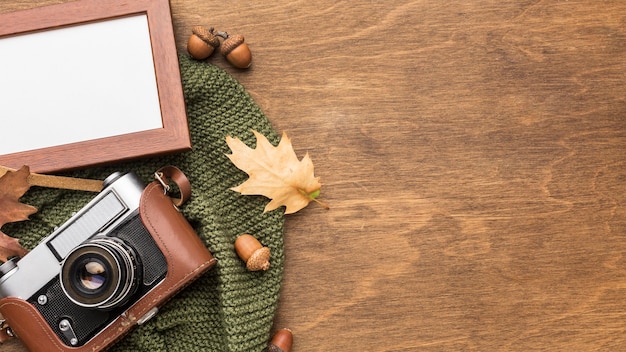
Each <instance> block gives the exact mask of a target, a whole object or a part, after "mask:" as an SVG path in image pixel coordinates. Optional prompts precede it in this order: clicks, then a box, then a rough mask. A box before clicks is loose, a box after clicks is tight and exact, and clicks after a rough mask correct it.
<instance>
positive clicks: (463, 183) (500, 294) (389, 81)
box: [0, 0, 626, 352]
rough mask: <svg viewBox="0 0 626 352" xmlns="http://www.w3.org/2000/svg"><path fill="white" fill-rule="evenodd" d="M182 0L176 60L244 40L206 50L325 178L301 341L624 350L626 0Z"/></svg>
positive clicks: (299, 306) (38, 1)
mask: <svg viewBox="0 0 626 352" xmlns="http://www.w3.org/2000/svg"><path fill="white" fill-rule="evenodd" d="M55 2H62V1H59V0H57V1H46V0H30V1H23V0H19V1H18V0H4V1H2V2H1V3H0V11H1V12H7V11H10V10H16V9H19V8H28V7H34V6H39V5H43V4H47V3H55ZM171 4H172V11H173V17H174V26H175V31H176V36H177V41H178V45H179V47H180V50H185V43H186V40H187V37H188V35H189V33H190V30H191V28H192V27H193V26H194V25H198V24H202V25H206V26H215V27H217V28H219V29H223V30H226V31H228V32H229V33H231V34H234V33H240V34H243V35H244V36H245V37H246V41H247V42H248V43H249V46H250V48H251V50H252V52H253V55H254V63H253V66H252V68H250V69H249V70H246V71H240V70H236V69H233V68H231V67H230V66H229V65H228V64H227V63H226V62H225V61H224V59H222V58H221V57H218V56H216V57H214V58H213V59H211V62H213V63H215V64H216V65H219V66H221V67H223V68H225V69H226V70H228V72H230V73H232V75H233V76H234V77H236V78H237V79H238V80H239V81H240V82H241V83H242V84H243V85H244V86H245V87H246V88H247V89H248V91H249V92H250V93H251V95H252V96H253V98H254V99H255V100H256V102H257V103H258V104H259V105H260V106H261V108H262V109H263V110H264V112H265V113H266V115H267V116H268V118H269V119H270V120H271V122H272V124H273V125H274V126H275V128H276V129H277V130H279V131H286V132H287V133H288V135H289V136H290V137H291V138H292V140H293V143H294V146H295V149H296V152H297V153H298V155H299V156H303V155H304V153H306V152H308V153H309V154H310V155H311V157H312V159H313V162H314V163H315V166H316V169H315V171H316V174H317V176H320V177H321V181H322V182H323V184H324V186H323V188H322V196H321V199H323V200H324V201H325V202H327V203H328V204H329V205H330V207H331V209H330V210H328V211H327V210H324V209H322V208H321V207H319V206H316V205H310V206H309V207H308V208H306V209H304V210H303V211H301V212H299V213H297V214H294V215H291V216H288V217H287V221H286V228H285V240H286V244H285V245H286V264H285V271H284V282H283V286H282V291H281V292H282V294H281V298H280V301H279V309H278V313H277V316H276V320H275V326H276V328H280V327H289V328H291V329H292V330H293V332H294V338H295V344H294V348H293V351H298V352H300V351H398V352H399V351H458V350H474V351H591V350H607V351H616V350H624V349H626V333H625V332H626V233H625V232H626V231H625V229H626V192H625V191H626V187H625V186H626V116H625V114H626V94H625V92H626V90H625V86H626V73H625V72H626V2H624V1H622V0H604V1H587V0H570V1H565V0H518V1H493V0H476V1H458V0H454V1H445V2H443V1H418V0H413V1H410V0H398V1H339V2H337V1H329V0H318V1H283V0H278V1H272V2H256V1H246V2H239V1H238V2H218V1H206V0H171ZM0 25H1V24H0ZM42 60H45V53H44V55H42ZM0 349H1V350H2V351H12V352H14V351H22V348H21V347H20V346H19V343H17V342H14V343H11V344H8V345H5V346H3V347H1V348H0Z"/></svg>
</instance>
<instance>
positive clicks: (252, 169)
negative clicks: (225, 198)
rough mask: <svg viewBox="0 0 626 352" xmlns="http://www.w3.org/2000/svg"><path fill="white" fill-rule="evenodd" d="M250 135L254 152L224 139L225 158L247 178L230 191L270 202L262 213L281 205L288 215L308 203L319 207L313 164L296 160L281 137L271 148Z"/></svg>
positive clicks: (264, 139) (256, 133)
mask: <svg viewBox="0 0 626 352" xmlns="http://www.w3.org/2000/svg"><path fill="white" fill-rule="evenodd" d="M252 132H253V133H254V135H255V137H256V140H257V143H256V148H255V149H252V148H249V147H248V146H247V145H245V144H244V143H243V142H242V141H241V140H239V139H235V138H232V137H230V136H228V137H226V144H228V146H229V147H230V149H231V150H232V152H233V153H232V154H228V155H227V156H228V158H229V159H230V160H231V161H232V162H233V164H235V166H237V167H238V168H239V169H241V170H243V171H245V172H246V173H247V174H248V176H250V178H248V179H247V180H246V181H245V182H244V183H242V184H240V185H239V186H237V187H233V188H231V189H232V190H233V191H237V192H239V193H241V194H245V195H263V196H266V197H267V198H270V199H271V200H272V201H271V202H270V203H269V204H267V206H266V207H265V211H266V212H268V211H271V210H274V209H277V208H278V207H280V206H283V205H284V206H285V207H286V209H285V214H291V213H295V212H297V211H298V210H300V209H302V208H304V207H306V206H307V205H308V204H309V203H310V202H311V201H316V202H318V203H320V202H319V201H318V200H316V198H317V197H318V196H319V194H320V188H321V187H322V184H321V183H320V182H319V177H315V176H314V175H313V162H312V161H311V158H310V157H309V155H308V154H306V155H305V156H304V158H302V160H298V157H297V156H296V153H295V152H294V150H293V146H292V145H291V140H290V139H289V138H288V137H287V135H286V134H285V133H283V136H282V138H281V140H280V143H279V144H278V146H276V147H274V146H273V145H272V144H271V143H270V142H269V141H268V140H267V138H265V136H263V135H262V134H260V133H259V132H257V131H252ZM320 204H321V203H320ZM322 205H323V204H322ZM323 206H324V207H326V206H325V205H323Z"/></svg>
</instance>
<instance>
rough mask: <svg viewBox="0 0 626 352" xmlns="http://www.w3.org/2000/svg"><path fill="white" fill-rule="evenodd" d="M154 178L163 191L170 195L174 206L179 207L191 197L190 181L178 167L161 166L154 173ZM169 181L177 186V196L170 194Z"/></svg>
mask: <svg viewBox="0 0 626 352" xmlns="http://www.w3.org/2000/svg"><path fill="white" fill-rule="evenodd" d="M154 178H155V179H156V181H158V182H159V183H160V184H161V186H162V187H163V191H164V192H165V194H167V195H169V196H170V198H171V199H172V203H174V205H175V206H176V207H180V206H181V205H183V204H185V202H187V201H188V200H189V198H191V182H189V179H188V178H187V176H186V175H185V174H184V173H183V172H182V171H181V170H180V169H179V168H177V167H175V166H165V167H162V168H160V169H159V170H157V172H155V173H154ZM170 181H171V182H173V183H174V184H176V186H177V187H178V196H177V197H174V196H172V193H173V192H172V186H171V184H170Z"/></svg>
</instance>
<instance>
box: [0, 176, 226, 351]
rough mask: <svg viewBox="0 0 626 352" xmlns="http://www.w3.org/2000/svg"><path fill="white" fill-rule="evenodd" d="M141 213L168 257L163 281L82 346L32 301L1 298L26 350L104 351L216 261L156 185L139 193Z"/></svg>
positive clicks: (1, 310)
mask: <svg viewBox="0 0 626 352" xmlns="http://www.w3.org/2000/svg"><path fill="white" fill-rule="evenodd" d="M139 214H140V216H141V219H142V221H143V224H144V226H145V227H146V228H147V229H148V231H149V232H150V234H152V237H153V238H154V240H155V241H156V243H157V244H158V246H159V248H160V249H161V251H162V252H163V254H164V255H165V258H166V259H167V265H168V272H167V276H166V277H165V279H164V281H163V282H162V283H161V284H159V285H158V286H157V287H155V288H154V289H153V290H152V291H150V292H149V293H148V294H147V295H146V296H144V297H143V298H142V299H140V300H139V301H137V302H136V303H135V304H133V305H132V306H131V307H130V308H129V309H128V310H127V311H126V312H125V314H123V315H121V316H119V317H118V318H117V319H116V320H115V321H114V322H113V323H112V324H111V325H109V326H108V327H107V328H106V329H105V330H103V331H102V332H100V333H99V334H98V335H97V336H95V337H94V338H93V339H91V340H90V341H89V342H87V343H86V344H85V345H83V346H80V347H69V346H67V345H65V344H64V343H63V342H61V340H60V339H59V338H58V337H57V335H56V334H55V333H54V332H53V331H52V329H51V328H50V327H49V326H48V324H47V323H46V321H45V320H44V318H43V317H42V316H41V314H40V313H39V311H37V309H36V308H35V307H34V306H32V305H31V304H30V303H28V302H26V301H24V300H22V299H18V298H14V297H7V298H4V299H2V300H0V313H1V314H2V315H3V316H4V317H5V319H6V320H7V322H8V324H9V326H11V328H12V329H13V331H14V332H15V334H16V335H17V336H18V337H19V338H20V340H22V342H23V343H24V345H25V346H26V347H27V348H28V349H29V350H30V351H45V352H50V351H102V350H104V349H106V348H107V347H109V346H111V345H112V344H113V343H114V342H116V341H117V340H119V339H120V338H121V337H123V336H124V335H125V334H126V333H128V332H129V331H130V330H131V329H132V328H133V327H134V326H135V325H137V322H138V320H139V319H141V318H142V317H144V316H145V315H146V314H147V313H148V312H150V311H151V309H152V308H154V307H160V306H162V305H163V304H164V303H165V302H167V301H168V300H169V299H170V298H171V297H172V296H173V295H175V294H176V293H177V292H179V291H180V290H182V289H183V288H185V287H186V286H187V285H189V284H190V283H191V282H193V281H194V280H195V279H196V278H198V277H199V276H200V275H202V274H203V273H204V272H206V271H207V270H208V269H210V268H211V267H212V266H213V265H214V264H215V262H216V260H215V258H213V256H212V255H211V253H210V252H209V251H208V250H207V248H206V247H205V245H204V244H203V243H202V241H201V240H200V238H199V237H198V235H197V234H196V232H195V231H194V230H193V228H192V227H191V225H189V223H188V222H187V220H186V219H185V218H184V217H183V216H182V214H181V213H180V212H179V211H178V210H177V209H176V208H175V207H174V205H173V203H172V200H171V199H170V198H169V197H168V196H167V195H165V194H164V192H163V188H162V187H161V185H160V184H159V183H158V182H156V181H155V182H152V183H151V184H150V185H148V187H146V189H145V190H144V191H143V194H142V197H141V202H140V207H139Z"/></svg>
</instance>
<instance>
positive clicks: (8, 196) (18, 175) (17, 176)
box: [0, 166, 37, 261]
mask: <svg viewBox="0 0 626 352" xmlns="http://www.w3.org/2000/svg"><path fill="white" fill-rule="evenodd" d="M29 175H30V171H29V168H28V166H22V168H21V169H19V170H17V171H8V172H7V173H6V174H4V176H2V177H0V228H2V226H4V224H6V223H9V222H16V221H23V220H28V216H29V215H31V214H34V213H35V212H37V209H36V208H35V207H32V206H30V205H27V204H22V203H20V201H19V199H20V198H21V197H22V196H23V195H24V193H26V191H28V189H29V188H30V184H29V183H28V176H29ZM26 252H27V251H26V249H24V247H22V246H21V245H20V244H19V242H18V240H17V239H15V238H12V237H10V236H7V235H6V234H4V233H3V232H2V231H0V260H2V261H7V258H9V257H12V256H15V255H18V256H23V255H25V254H26Z"/></svg>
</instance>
